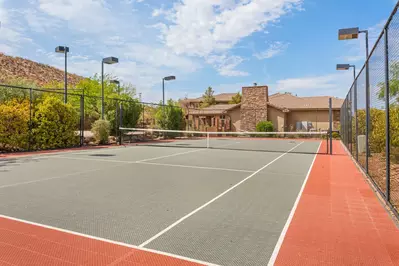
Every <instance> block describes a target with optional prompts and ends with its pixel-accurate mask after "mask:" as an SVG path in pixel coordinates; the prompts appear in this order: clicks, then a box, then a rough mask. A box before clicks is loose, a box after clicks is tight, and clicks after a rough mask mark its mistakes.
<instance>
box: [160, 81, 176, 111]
mask: <svg viewBox="0 0 399 266" xmlns="http://www.w3.org/2000/svg"><path fill="white" fill-rule="evenodd" d="M175 79H176V77H175V76H168V77H164V78H163V79H162V105H163V106H165V80H166V81H169V80H175Z"/></svg>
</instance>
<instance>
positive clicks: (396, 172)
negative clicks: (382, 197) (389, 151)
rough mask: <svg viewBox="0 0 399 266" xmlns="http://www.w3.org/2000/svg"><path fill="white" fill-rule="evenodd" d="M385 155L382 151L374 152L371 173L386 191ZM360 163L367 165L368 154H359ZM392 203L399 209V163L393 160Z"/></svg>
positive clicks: (371, 157)
mask: <svg viewBox="0 0 399 266" xmlns="http://www.w3.org/2000/svg"><path fill="white" fill-rule="evenodd" d="M385 159H386V158H385V156H384V155H383V154H380V153H373V154H372V155H371V156H370V157H369V173H370V176H371V178H373V179H374V181H375V182H376V183H377V184H378V186H379V187H380V189H381V190H382V191H383V192H384V193H386V164H385ZM359 163H360V165H362V166H363V167H365V165H366V156H362V155H360V154H359ZM390 187H391V203H392V205H393V206H395V207H396V209H397V210H398V211H399V164H397V163H394V162H393V161H392V160H391V186H390Z"/></svg>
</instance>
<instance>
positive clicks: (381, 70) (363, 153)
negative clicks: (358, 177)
mask: <svg viewBox="0 0 399 266" xmlns="http://www.w3.org/2000/svg"><path fill="white" fill-rule="evenodd" d="M398 6H399V4H398V5H397V6H396V7H395V10H394V12H393V13H392V15H391V17H390V18H389V19H388V22H387V24H386V25H385V27H384V29H383V32H382V33H381V34H380V36H379V38H378V39H377V42H376V44H375V46H374V48H373V50H372V51H371V53H370V55H369V57H368V59H367V61H366V63H365V65H364V66H363V68H362V70H361V72H360V73H359V74H358V76H357V77H356V79H355V81H354V83H353V84H352V87H351V88H350V90H349V92H348V94H347V96H346V98H345V102H344V104H343V105H342V108H341V129H340V133H341V138H342V141H343V143H344V144H345V145H346V147H347V148H348V150H349V151H350V152H351V153H352V155H353V157H354V158H355V159H356V160H357V161H358V162H359V165H360V166H361V167H362V168H363V170H364V171H365V172H366V173H367V174H368V176H369V177H370V179H371V180H372V181H373V183H374V184H375V186H376V187H377V189H378V191H379V192H380V193H381V194H382V195H383V197H384V198H385V199H386V202H387V203H388V205H389V206H390V207H391V208H392V210H393V212H394V213H395V214H396V215H397V216H398V217H399V14H397V9H398Z"/></svg>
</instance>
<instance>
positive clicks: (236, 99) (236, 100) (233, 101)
mask: <svg viewBox="0 0 399 266" xmlns="http://www.w3.org/2000/svg"><path fill="white" fill-rule="evenodd" d="M241 99H242V96H241V93H239V92H237V94H236V95H234V96H233V97H231V100H230V101H229V104H239V103H241Z"/></svg>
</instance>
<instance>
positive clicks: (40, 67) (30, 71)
mask: <svg viewBox="0 0 399 266" xmlns="http://www.w3.org/2000/svg"><path fill="white" fill-rule="evenodd" d="M15 79H23V80H26V81H29V82H32V83H35V84H37V86H43V85H45V84H48V83H50V82H64V70H60V69H57V68H55V67H52V66H49V65H45V64H41V63H37V62H34V61H31V60H28V59H24V58H21V57H12V56H8V55H5V54H3V53H0V83H4V84H7V83H9V81H11V80H15ZM82 79H84V77H81V76H78V75H75V74H71V73H68V84H70V85H71V86H73V85H76V84H78V83H79V81H80V80H82Z"/></svg>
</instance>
